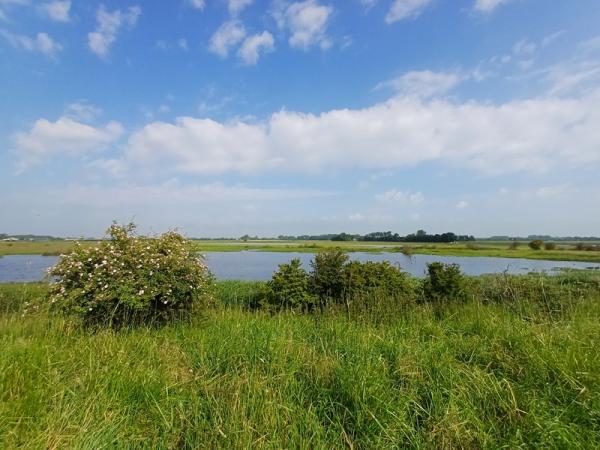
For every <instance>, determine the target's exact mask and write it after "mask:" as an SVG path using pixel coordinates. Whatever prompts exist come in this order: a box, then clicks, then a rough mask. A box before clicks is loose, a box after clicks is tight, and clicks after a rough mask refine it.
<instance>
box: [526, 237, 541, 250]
mask: <svg viewBox="0 0 600 450" xmlns="http://www.w3.org/2000/svg"><path fill="white" fill-rule="evenodd" d="M543 245H544V241H541V240H539V239H536V240H534V241H531V242H530V243H529V248H530V249H532V250H541V249H542V246H543Z"/></svg>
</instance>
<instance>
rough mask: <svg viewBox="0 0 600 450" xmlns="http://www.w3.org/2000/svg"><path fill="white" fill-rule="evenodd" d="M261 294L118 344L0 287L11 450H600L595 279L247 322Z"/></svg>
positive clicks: (229, 295) (4, 413)
mask: <svg viewBox="0 0 600 450" xmlns="http://www.w3.org/2000/svg"><path fill="white" fill-rule="evenodd" d="M260 286H261V283H242V282H223V283H220V284H219V285H218V289H217V292H218V304H217V306H216V307H214V308H213V309H211V310H209V311H208V312H206V313H204V314H202V315H200V316H198V317H194V318H193V319H192V320H191V321H187V322H180V323H175V324H172V325H169V326H165V327H162V328H147V327H140V328H130V329H124V330H120V331H111V330H92V329H84V328H81V327H80V326H78V324H77V322H76V321H75V320H74V319H71V318H67V317H63V316H58V315H53V314H50V313H47V312H43V311H42V312H38V313H35V314H25V315H23V308H24V305H25V302H30V301H35V300H36V299H41V298H43V297H44V295H45V291H46V286H44V285H42V284H31V285H0V349H1V350H0V352H1V353H0V356H1V357H0V448H3V449H12V448H40V449H42V448H52V449H53V448H86V449H87V448H90V449H91V448H94V449H96V448H152V449H161V448H165V449H166V448H190V449H191V448H227V449H231V448H273V449H280V448H307V449H313V448H316V449H330V448H356V449H358V448H369V449H370V448H382V449H387V448H473V449H476V448H532V449H533V448H579V449H591V448H600V358H598V348H600V274H598V273H591V272H590V273H575V272H568V273H565V274H563V275H559V276H556V277H539V276H528V277H502V276H494V277H484V278H471V279H469V300H468V301H467V302H466V303H464V304H451V305H446V306H438V307H434V306H431V305H418V304H414V305H395V304H390V303H386V302H385V301H384V302H383V303H382V302H379V303H377V305H378V306H375V303H373V307H372V308H366V309H364V308H363V309H361V310H360V311H358V310H353V309H350V310H348V311H339V312H338V311H335V310H332V311H326V312H325V313H323V314H313V315H293V314H288V313H281V314H274V315H272V314H267V313H263V312H256V311H250V310H248V309H247V308H244V305H245V304H247V303H248V301H249V300H250V299H251V298H252V297H253V295H254V293H255V292H256V290H257V289H259V288H260ZM384 300H385V299H384Z"/></svg>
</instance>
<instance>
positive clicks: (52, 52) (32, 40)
mask: <svg viewBox="0 0 600 450" xmlns="http://www.w3.org/2000/svg"><path fill="white" fill-rule="evenodd" d="M0 36H2V37H3V38H4V39H6V40H7V41H8V42H9V43H10V44H11V45H12V46H13V47H15V48H19V49H22V50H27V51H29V52H38V53H43V54H44V55H46V56H49V57H51V58H53V57H55V56H56V55H57V54H58V53H59V52H60V51H61V50H62V48H63V47H62V45H61V44H59V43H58V42H56V41H55V40H54V39H52V38H51V37H50V36H49V35H48V34H46V33H38V34H37V35H36V36H35V37H29V36H25V35H22V34H15V33H11V32H9V31H7V30H2V29H0Z"/></svg>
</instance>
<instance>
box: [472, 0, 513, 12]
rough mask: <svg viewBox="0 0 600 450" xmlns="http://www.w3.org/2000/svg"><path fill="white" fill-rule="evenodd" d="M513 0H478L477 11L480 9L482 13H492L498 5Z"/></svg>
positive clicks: (476, 2)
mask: <svg viewBox="0 0 600 450" xmlns="http://www.w3.org/2000/svg"><path fill="white" fill-rule="evenodd" d="M510 1H511V0H476V1H475V11H479V12H482V13H486V14H487V13H491V12H492V11H494V10H495V9H496V8H497V7H498V6H500V5H504V4H506V3H508V2H510Z"/></svg>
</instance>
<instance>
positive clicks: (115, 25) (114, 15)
mask: <svg viewBox="0 0 600 450" xmlns="http://www.w3.org/2000/svg"><path fill="white" fill-rule="evenodd" d="M141 13H142V9H141V8H140V7H139V6H131V7H130V8H129V9H128V10H127V11H126V12H123V11H121V10H120V9H116V10H114V11H112V12H109V11H107V10H106V8H105V7H104V5H100V8H98V11H97V13H96V21H97V26H96V30H95V31H93V32H91V33H88V47H89V48H90V50H91V51H92V52H93V53H95V54H96V55H97V56H99V57H100V58H103V59H105V58H107V57H108V54H109V52H110V47H111V45H112V44H114V42H115V41H116V40H117V36H118V34H119V31H120V30H121V28H122V27H123V26H129V27H133V26H134V25H135V24H136V23H137V20H138V17H139V16H140V14H141Z"/></svg>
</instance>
